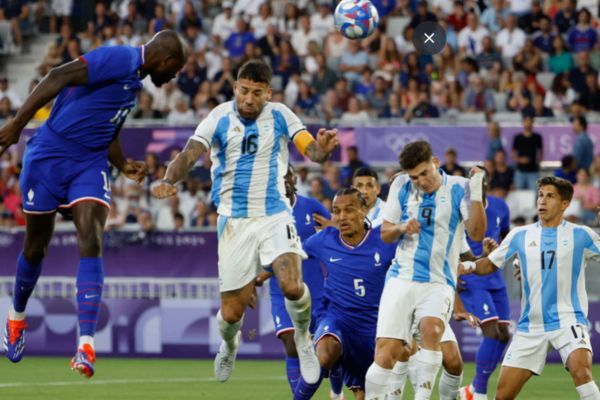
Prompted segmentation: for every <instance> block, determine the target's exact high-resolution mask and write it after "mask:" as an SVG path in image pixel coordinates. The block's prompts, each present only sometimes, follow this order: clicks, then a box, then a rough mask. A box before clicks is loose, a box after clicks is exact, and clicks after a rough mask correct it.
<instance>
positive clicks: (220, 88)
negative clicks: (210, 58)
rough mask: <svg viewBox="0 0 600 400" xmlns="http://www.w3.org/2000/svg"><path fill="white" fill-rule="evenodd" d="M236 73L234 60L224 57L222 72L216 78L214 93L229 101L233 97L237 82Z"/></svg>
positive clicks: (212, 90)
mask: <svg viewBox="0 0 600 400" xmlns="http://www.w3.org/2000/svg"><path fill="white" fill-rule="evenodd" d="M235 76H236V71H235V70H234V69H233V60H232V59H231V58H230V57H223V60H222V62H221V70H220V71H219V72H217V74H216V75H215V77H214V79H213V80H214V83H213V85H212V86H213V87H212V89H211V92H212V93H216V94H217V95H220V96H222V98H223V100H225V101H227V100H229V99H231V98H232V97H233V83H234V82H235Z"/></svg>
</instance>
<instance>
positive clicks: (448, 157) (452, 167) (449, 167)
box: [442, 147, 466, 176]
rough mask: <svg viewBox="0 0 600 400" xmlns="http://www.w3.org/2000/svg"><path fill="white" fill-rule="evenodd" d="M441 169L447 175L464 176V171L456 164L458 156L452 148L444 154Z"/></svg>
mask: <svg viewBox="0 0 600 400" xmlns="http://www.w3.org/2000/svg"><path fill="white" fill-rule="evenodd" d="M442 169H443V170H444V172H445V173H446V174H448V175H458V176H466V171H465V169H464V168H463V167H462V166H461V165H460V164H459V163H458V154H457V152H456V149H455V148H454V147H450V148H449V149H447V150H446V152H445V153H444V164H443V165H442Z"/></svg>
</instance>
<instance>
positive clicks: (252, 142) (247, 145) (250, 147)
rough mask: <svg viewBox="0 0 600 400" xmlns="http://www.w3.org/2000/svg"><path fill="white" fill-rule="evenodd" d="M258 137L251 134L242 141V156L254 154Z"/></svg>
mask: <svg viewBox="0 0 600 400" xmlns="http://www.w3.org/2000/svg"><path fill="white" fill-rule="evenodd" d="M257 142H258V135H257V134H256V133H253V134H251V135H248V137H244V139H242V154H250V155H252V154H255V153H256V151H257V150H258V143H257Z"/></svg>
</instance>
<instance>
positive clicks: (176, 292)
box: [0, 276, 219, 300]
mask: <svg viewBox="0 0 600 400" xmlns="http://www.w3.org/2000/svg"><path fill="white" fill-rule="evenodd" d="M14 281H15V278H14V276H0V297H7V296H11V295H12V292H13V285H14ZM75 293H76V288H75V278H74V277H68V276H56V277H41V278H40V280H39V281H38V284H37V286H36V288H35V291H34V292H33V296H34V297H38V298H72V297H74V296H75ZM102 297H103V298H104V299H111V298H112V299H117V298H118V299H168V298H177V299H196V300H216V299H219V281H218V279H217V278H152V277H134V278H130V277H111V278H105V280H104V289H103V292H102Z"/></svg>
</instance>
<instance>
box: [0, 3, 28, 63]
mask: <svg viewBox="0 0 600 400" xmlns="http://www.w3.org/2000/svg"><path fill="white" fill-rule="evenodd" d="M0 9H1V10H2V14H1V15H0V20H6V21H8V23H9V24H10V30H11V33H12V38H13V39H14V47H11V48H9V52H10V53H12V54H20V53H21V50H22V46H23V33H22V31H21V19H22V18H23V17H24V16H25V15H26V13H27V5H26V4H25V2H24V1H20V0H19V1H15V0H0ZM11 45H12V43H11Z"/></svg>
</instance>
